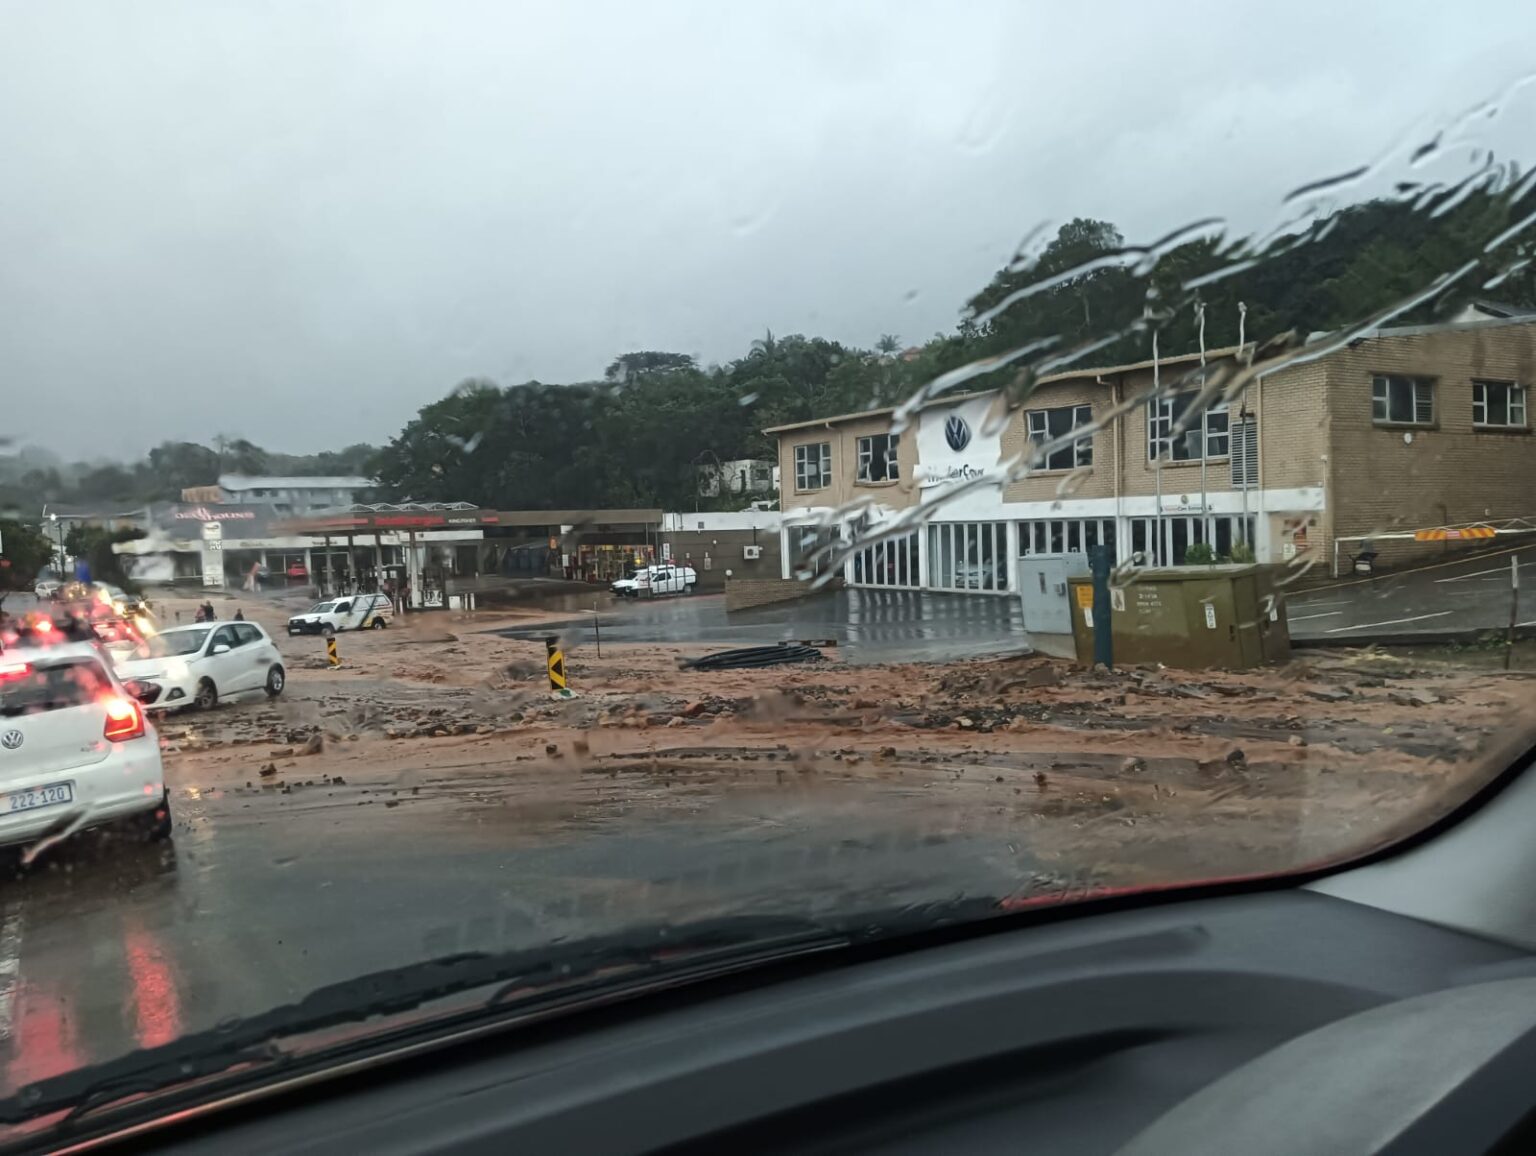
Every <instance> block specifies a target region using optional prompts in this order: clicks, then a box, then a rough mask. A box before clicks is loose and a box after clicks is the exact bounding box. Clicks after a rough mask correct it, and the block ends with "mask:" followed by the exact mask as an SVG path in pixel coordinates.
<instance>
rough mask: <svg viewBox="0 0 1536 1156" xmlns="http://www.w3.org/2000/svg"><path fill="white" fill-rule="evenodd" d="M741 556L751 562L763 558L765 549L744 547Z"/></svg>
mask: <svg viewBox="0 0 1536 1156" xmlns="http://www.w3.org/2000/svg"><path fill="white" fill-rule="evenodd" d="M741 556H742V557H743V558H745V559H746V560H747V561H749V562H751V561H753V560H755V559H758V558H761V557H762V556H763V548H762V547H761V546H743V547H742V548H741Z"/></svg>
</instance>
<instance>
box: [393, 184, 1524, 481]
mask: <svg viewBox="0 0 1536 1156" xmlns="http://www.w3.org/2000/svg"><path fill="white" fill-rule="evenodd" d="M1528 184H1529V182H1528V181H1525V182H1520V181H1518V174H1516V173H1514V171H1513V170H1508V171H1507V181H1506V182H1504V183H1502V184H1501V186H1500V187H1501V188H1503V189H1504V190H1505V191H1496V190H1493V189H1491V188H1490V187H1488V186H1487V185H1476V184H1469V185H1465V186H1457V187H1453V188H1441V189H1431V190H1428V191H1425V192H1422V193H1420V194H1418V195H1416V196H1413V197H1409V196H1407V195H1406V193H1405V196H1404V197H1402V198H1401V199H1394V200H1376V201H1370V202H1366V203H1363V204H1359V205H1354V206H1351V207H1349V208H1346V209H1343V210H1342V211H1339V212H1337V213H1334V214H1332V215H1329V216H1325V217H1318V218H1317V219H1314V220H1312V221H1311V222H1310V223H1309V224H1307V225H1306V227H1304V228H1297V229H1295V230H1292V231H1291V232H1289V233H1285V234H1282V235H1278V236H1275V237H1273V238H1269V239H1267V240H1266V241H1264V242H1261V243H1248V242H1241V243H1238V242H1231V241H1227V240H1225V239H1224V238H1222V237H1221V236H1220V235H1217V234H1212V233H1194V234H1191V235H1190V236H1188V237H1187V238H1185V239H1182V240H1176V242H1174V243H1170V244H1168V245H1167V246H1166V247H1164V248H1162V249H1160V250H1158V251H1157V252H1156V254H1155V256H1156V260H1155V261H1150V260H1145V258H1146V257H1147V254H1146V252H1145V251H1143V250H1137V249H1127V247H1126V245H1125V242H1124V240H1123V238H1122V237H1121V234H1120V232H1119V230H1118V229H1117V228H1116V227H1115V226H1114V225H1112V224H1111V223H1109V222H1107V221H1094V220H1085V219H1078V220H1073V221H1070V222H1068V223H1067V224H1065V225H1063V226H1061V228H1060V229H1059V230H1058V231H1057V232H1056V233H1055V235H1054V236H1052V237H1051V238H1050V240H1049V241H1048V242H1047V243H1045V244H1044V245H1043V247H1041V248H1040V249H1039V251H1038V252H1033V253H1025V254H1021V255H1020V256H1019V257H1018V258H1017V259H1016V260H1014V261H1013V262H1010V264H1009V265H1008V266H1007V267H1005V268H1004V269H1001V270H999V272H998V273H997V274H996V276H994V277H993V279H992V280H991V282H990V283H989V284H988V285H986V286H985V287H984V288H983V289H981V290H980V291H979V292H978V293H977V294H976V296H975V297H973V298H972V299H971V300H970V301H969V302H968V303H967V306H966V309H965V311H964V315H963V317H962V320H961V321H960V322H959V324H958V325H957V326H956V328H955V330H954V331H953V332H951V333H943V334H936V335H934V336H933V337H932V338H930V339H929V340H928V341H926V342H924V343H922V344H920V345H916V346H913V347H909V348H906V349H903V348H902V344H901V342H900V341H899V340H898V339H897V338H896V337H895V336H893V335H889V334H886V335H882V336H881V338H880V339H879V340H878V341H877V342H875V343H874V345H873V346H872V347H871V348H859V347H855V346H850V345H845V344H842V343H839V342H836V341H831V340H828V339H826V338H821V337H811V336H805V335H802V334H786V335H776V334H774V333H772V332H765V333H764V334H763V336H762V337H761V338H759V339H758V340H756V341H754V342H753V343H752V345H751V347H750V348H749V349H747V350H746V351H745V352H744V353H743V354H742V355H741V356H740V357H738V358H736V359H735V360H733V361H729V362H726V363H724V364H721V365H711V366H707V367H704V366H700V365H699V364H698V362H697V360H696V359H695V358H694V357H692V356H690V355H688V354H686V353H677V352H666V351H657V350H647V351H640V352H634V353H627V354H623V355H620V356H619V357H617V358H615V359H614V361H613V363H612V364H611V365H609V366H608V369H607V372H606V373H605V375H604V379H603V380H602V381H593V382H583V383H578V384H574V385H549V384H545V383H540V382H529V383H526V384H523V385H514V386H507V387H502V386H498V385H497V384H496V383H495V382H491V381H487V380H476V381H471V382H465V383H464V384H462V385H461V386H459V387H458V388H457V389H455V390H454V391H453V392H451V393H450V394H449V395H448V396H447V397H445V398H443V399H442V400H441V401H437V402H434V403H432V404H431V405H429V406H427V407H425V408H424V409H422V411H421V412H420V414H419V415H418V416H417V418H416V419H415V420H414V421H412V422H410V424H408V425H407V426H406V428H405V429H404V430H403V431H402V432H401V434H400V435H399V436H398V437H397V438H395V439H393V440H392V441H391V442H390V444H389V445H388V446H386V447H385V448H384V449H383V450H382V451H381V452H380V454H379V455H378V457H377V458H376V459H375V466H376V469H377V472H378V477H379V479H380V481H381V483H382V484H383V485H384V487H385V488H386V490H387V492H389V493H392V494H394V495H395V496H397V497H402V498H403V497H411V498H415V499H418V500H450V499H452V500H466V501H471V502H476V503H480V504H483V505H493V506H500V507H505V508H529V509H539V508H559V507H568V508H581V507H602V506H622V505H647V506H649V505H658V506H664V507H668V508H688V507H690V506H691V505H692V504H693V503H694V502H695V501H696V500H697V497H696V493H695V491H696V482H695V478H696V463H698V462H699V461H700V460H701V459H704V458H705V457H706V455H713V456H714V457H716V458H718V459H719V460H721V461H728V460H732V459H736V458H748V457H758V458H765V457H771V456H772V453H773V446H772V439H770V438H767V437H765V436H764V435H763V434H762V432H761V431H762V430H763V429H764V428H766V427H770V426H774V425H780V424H784V423H788V422H796V421H804V420H807V419H811V418H815V417H824V416H830V415H834V414H839V413H849V412H854V411H858V410H863V409H870V408H877V407H882V406H888V405H894V404H897V403H898V402H900V401H902V400H904V399H905V398H907V397H908V396H910V395H911V394H912V392H913V391H914V390H915V389H917V388H918V387H920V386H921V385H923V384H924V383H926V382H929V381H931V380H933V379H934V378H935V377H937V376H938V375H940V374H942V373H945V372H947V371H949V370H953V369H956V368H958V367H960V366H963V365H966V364H968V363H971V362H974V361H976V360H977V359H981V358H987V357H997V356H999V355H1003V354H1006V353H1008V352H1009V351H1012V350H1016V349H1018V348H1020V347H1023V346H1028V345H1035V346H1036V347H1038V348H1039V349H1040V350H1041V351H1042V355H1043V354H1044V353H1046V352H1050V353H1058V352H1061V351H1068V350H1072V349H1074V348H1076V347H1079V346H1082V345H1085V344H1087V343H1090V342H1102V343H1101V344H1095V345H1094V347H1093V348H1091V349H1087V350H1085V351H1084V352H1083V353H1082V355H1081V356H1080V357H1079V358H1078V359H1077V362H1076V363H1077V364H1081V365H1108V364H1115V363H1123V362H1128V361H1138V360H1144V359H1146V358H1147V357H1149V356H1150V354H1151V339H1150V330H1151V329H1152V328H1154V327H1155V328H1156V329H1157V330H1158V333H1159V344H1160V348H1161V350H1162V352H1163V353H1164V354H1173V353H1184V352H1190V351H1192V350H1194V349H1195V348H1196V347H1197V341H1198V324H1197V321H1196V311H1195V308H1194V304H1195V302H1196V300H1197V299H1198V300H1199V301H1201V302H1203V303H1204V305H1205V316H1206V334H1205V337H1206V343H1207V345H1208V347H1211V348H1216V347H1219V346H1222V345H1232V344H1235V343H1236V342H1237V339H1238V327H1239V308H1238V306H1239V303H1240V302H1241V303H1243V304H1244V305H1245V306H1246V309H1247V321H1246V337H1247V339H1248V340H1253V339H1255V338H1260V339H1269V338H1273V337H1277V336H1280V335H1284V334H1287V333H1291V334H1294V335H1296V337H1297V338H1298V339H1302V338H1305V337H1306V335H1307V334H1310V333H1313V332H1318V331H1328V330H1332V329H1336V328H1338V327H1341V326H1344V325H1346V324H1349V323H1353V322H1357V321H1359V320H1360V319H1362V318H1364V317H1366V316H1368V315H1371V314H1372V313H1374V312H1376V311H1378V310H1382V309H1384V308H1386V307H1388V306H1389V305H1391V304H1393V303H1395V302H1398V301H1400V300H1402V299H1404V298H1406V297H1408V296H1410V295H1412V294H1416V293H1419V292H1421V291H1423V290H1424V289H1425V288H1426V287H1427V286H1430V285H1433V284H1434V283H1435V282H1436V280H1437V279H1438V278H1441V277H1443V276H1444V275H1446V274H1448V273H1451V272H1452V271H1458V270H1459V271H1461V276H1460V277H1459V279H1457V280H1455V281H1454V282H1453V283H1451V284H1448V285H1447V286H1446V287H1445V290H1444V291H1443V292H1442V293H1439V294H1438V295H1436V296H1434V297H1433V298H1432V299H1430V300H1428V301H1426V302H1425V303H1424V304H1422V305H1421V306H1419V307H1418V308H1415V309H1412V310H1409V311H1406V312H1403V313H1402V314H1400V315H1398V316H1395V317H1394V318H1393V319H1392V321H1391V323H1392V324H1412V323H1422V322H1426V321H1432V320H1435V319H1437V318H1443V317H1445V316H1447V315H1448V314H1450V313H1451V312H1453V311H1454V310H1455V309H1457V308H1459V307H1460V306H1461V305H1462V304H1464V303H1465V302H1466V301H1467V300H1469V299H1472V298H1479V297H1495V298H1497V299H1498V300H1500V301H1502V302H1506V303H1510V304H1512V305H1514V306H1516V307H1520V308H1536V265H1533V264H1531V263H1530V254H1531V253H1532V252H1533V251H1536V248H1533V246H1532V243H1531V242H1530V241H1528V240H1527V239H1526V232H1525V230H1524V226H1525V225H1528V224H1530V222H1529V220H1527V216H1526V215H1527V214H1529V213H1530V212H1531V209H1532V205H1533V202H1536V197H1533V196H1526V195H1522V194H1523V193H1524V192H1525V190H1526V187H1527V186H1528ZM1506 231H1508V232H1510V233H1511V234H1513V235H1511V236H1509V237H1507V238H1503V239H1501V234H1503V233H1505V232H1506ZM1490 243H1492V247H1491V248H1489V245H1490ZM1469 263H1470V264H1469ZM1464 266H1466V268H1465V269H1464V268H1463V267H1464ZM1223 271H1230V272H1229V273H1227V274H1226V275H1222V274H1223ZM1041 284H1043V285H1046V286H1048V287H1046V288H1043V289H1041V290H1040V291H1038V292H1027V293H1026V292H1024V291H1025V290H1026V289H1027V288H1028V287H1030V286H1035V285H1041ZM1010 299H1013V300H1011V301H1010ZM1116 333H1122V334H1123V335H1122V336H1120V337H1118V338H1113V339H1111V340H1109V341H1103V340H1102V339H1103V338H1104V337H1105V335H1106V334H1109V335H1114V334H1116ZM1021 364H1022V363H1021ZM1007 372H1008V373H1009V374H1010V375H1011V374H1013V373H1015V372H1016V368H1015V366H1014V365H1009V367H1008V369H1007ZM997 384H1001V381H1000V380H999V377H998V375H997V374H992V375H990V376H982V377H978V378H977V379H975V381H974V385H975V387H978V388H985V387H987V386H990V385H997ZM730 501H731V499H729V498H728V497H727V498H723V499H720V500H719V502H720V503H723V504H726V505H729V504H730ZM738 502H739V499H738Z"/></svg>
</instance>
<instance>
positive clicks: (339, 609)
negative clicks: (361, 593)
mask: <svg viewBox="0 0 1536 1156" xmlns="http://www.w3.org/2000/svg"><path fill="white" fill-rule="evenodd" d="M331 609H332V610H334V611H335V612H336V613H337V614H346V613H348V612H349V611H351V609H352V603H350V602H338V603H336V605H335V606H333V607H332V608H331Z"/></svg>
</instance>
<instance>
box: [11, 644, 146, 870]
mask: <svg viewBox="0 0 1536 1156" xmlns="http://www.w3.org/2000/svg"><path fill="white" fill-rule="evenodd" d="M123 820H126V821H129V822H133V823H135V824H138V825H141V826H142V829H143V831H144V833H145V834H147V835H148V836H149V837H151V838H155V839H164V838H168V837H169V836H170V834H171V806H170V796H169V794H168V792H167V790H166V786H165V776H164V772H163V770H162V768H161V763H160V738H159V736H158V735H156V734H155V729H154V727H152V726H150V724H149V722H148V720H146V719H145V717H144V711H143V708H141V707H140V706H139V704H138V703H136V702H135V701H134V700H133V698H132V697H131V696H130V695H129V694H128V693H127V691H126V690H125V689H124V688H123V686H122V684H121V683H120V682H119V681H118V680H117V679H116V678H115V677H114V676H113V673H112V670H111V667H110V664H109V663H108V662H107V661H106V660H105V659H104V658H103V656H102V653H101V651H100V649H99V648H98V647H96V646H94V645H92V644H89V643H60V644H57V645H49V646H40V647H36V648H33V647H26V648H18V647H12V648H9V649H7V650H6V651H5V652H4V653H0V845H4V846H11V845H15V844H18V843H29V842H32V841H34V840H36V839H40V838H43V837H45V836H47V835H50V834H53V833H55V832H62V831H66V830H78V829H81V828H84V827H96V826H100V825H102V824H104V823H112V822H117V821H123Z"/></svg>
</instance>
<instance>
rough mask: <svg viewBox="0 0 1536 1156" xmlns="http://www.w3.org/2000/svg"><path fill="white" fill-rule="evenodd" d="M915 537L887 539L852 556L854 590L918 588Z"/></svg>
mask: <svg viewBox="0 0 1536 1156" xmlns="http://www.w3.org/2000/svg"><path fill="white" fill-rule="evenodd" d="M918 548H919V546H918V535H917V532H916V531H913V532H912V533H910V534H903V535H900V536H899V537H895V538H886V539H883V540H881V541H879V542H876V543H875V544H874V545H873V546H867V547H865V548H864V549H862V550H858V551H856V552H855V553H854V555H853V584H854V585H855V586H894V587H904V588H909V589H915V588H917V586H918V561H917V552H918Z"/></svg>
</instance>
